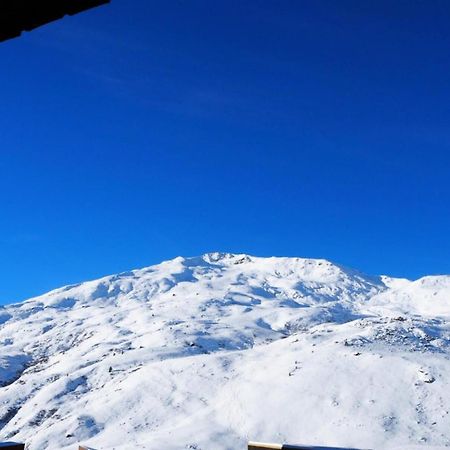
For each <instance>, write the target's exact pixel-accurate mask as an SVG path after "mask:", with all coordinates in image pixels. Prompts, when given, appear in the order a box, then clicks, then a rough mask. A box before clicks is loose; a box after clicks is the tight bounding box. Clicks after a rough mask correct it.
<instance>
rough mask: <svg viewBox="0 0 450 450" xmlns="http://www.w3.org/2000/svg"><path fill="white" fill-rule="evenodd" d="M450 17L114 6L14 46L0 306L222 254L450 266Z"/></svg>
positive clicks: (415, 6)
mask: <svg viewBox="0 0 450 450" xmlns="http://www.w3.org/2000/svg"><path fill="white" fill-rule="evenodd" d="M449 23H450V5H449V3H448V1H435V0H431V1H401V0H396V1H359V0H358V1H356V0H355V1H345V0H344V1H309V2H307V1H288V0H284V1H279V0H273V1H263V0H260V1H251V0H248V1H247V0H246V1H241V0H239V1H237V0H226V1H225V0H224V1H210V0H204V1H198V0H192V1H175V0H171V1H155V2H153V1H152V2H149V1H147V0H134V1H131V2H130V1H125V0H113V2H112V3H111V5H109V6H106V7H102V8H99V9H96V10H93V11H90V12H86V13H84V14H81V15H78V16H75V17H68V18H65V19H64V20H62V21H59V22H57V23H54V24H51V25H48V26H46V27H44V28H41V29H39V30H36V31H34V32H32V33H27V34H25V35H24V36H23V37H21V38H20V39H15V40H12V41H9V42H6V43H3V44H0V59H1V62H2V65H1V66H2V70H1V71H0V92H1V102H0V114H1V115H0V117H1V126H0V139H1V141H0V143H1V147H0V152H1V158H0V195H1V213H0V214H1V216H0V218H1V220H0V251H1V259H0V273H1V283H0V302H3V303H8V302H12V301H17V300H20V299H23V298H27V297H30V296H32V295H36V294H39V293H42V292H44V291H46V290H49V289H51V288H55V287H59V286H61V285H64V284H69V283H74V282H78V281H83V280H87V279H92V278H96V277H99V276H101V275H106V274H109V273H115V272H119V271H123V270H127V269H131V268H137V267H142V266H146V265H150V264H153V263H157V262H159V261H161V260H163V259H168V258H172V257H174V256H177V255H196V254H201V253H204V252H208V251H215V250H219V251H230V252H245V253H250V254H256V255H289V256H291V255H292V256H304V257H324V258H328V259H331V260H333V261H336V262H340V263H342V264H345V265H348V266H353V267H356V268H359V269H361V270H363V271H366V272H368V273H371V274H379V273H388V274H391V275H395V276H406V277H410V278H416V277H419V276H422V275H424V274H436V273H450V212H449V208H450V81H449V80H450V78H449V76H450V75H449V74H450V26H449Z"/></svg>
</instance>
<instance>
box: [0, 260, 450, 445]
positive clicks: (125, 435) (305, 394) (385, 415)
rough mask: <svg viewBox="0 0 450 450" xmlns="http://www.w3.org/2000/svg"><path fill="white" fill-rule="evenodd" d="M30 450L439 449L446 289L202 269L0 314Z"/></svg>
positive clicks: (448, 401) (5, 373) (346, 275)
mask: <svg viewBox="0 0 450 450" xmlns="http://www.w3.org/2000/svg"><path fill="white" fill-rule="evenodd" d="M0 343H1V347H0V385H1V386H2V387H1V388H0V427H1V433H2V438H5V439H13V440H25V441H27V442H29V444H30V449H36V450H41V449H51V450H53V449H55V450H56V449H63V448H73V449H74V448H76V443H77V442H83V443H86V444H89V445H91V446H92V447H94V448H98V449H112V448H116V449H121V450H122V449H123V450H125V449H136V448H142V449H158V448H164V449H167V450H175V449H197V450H201V449H202V450H207V449H217V450H225V449H227V450H228V449H229V450H231V449H240V448H241V449H244V448H245V442H246V441H247V440H248V439H253V440H261V441H275V442H282V441H288V442H292V443H295V442H301V443H305V444H316V445H336V446H352V447H360V448H390V447H396V446H405V445H410V446H413V445H419V446H422V445H423V446H427V447H428V446H441V447H445V446H450V415H449V410H450V359H449V356H450V347H449V345H450V276H440V277H425V278H423V279H420V280H417V281H408V280H396V279H392V278H388V277H369V276H366V275H364V274H361V273H359V272H357V271H354V270H350V269H347V268H343V267H340V266H337V265H334V264H332V263H330V262H328V261H325V260H308V259H299V258H256V257H250V256H247V255H230V254H219V253H214V254H207V255H204V256H202V257H196V258H175V259H174V260H172V261H167V262H164V263H162V264H159V265H156V266H152V267H148V268H145V269H142V270H135V271H132V272H128V273H122V274H119V275H115V276H109V277H105V278H102V279H100V280H96V281H90V282H87V283H82V284H79V285H75V286H67V287H64V288H61V289H57V290H55V291H52V292H50V293H48V294H45V295H43V296H40V297H36V298H33V299H30V300H28V301H26V302H23V303H20V304H16V305H11V306H8V307H5V308H2V309H0Z"/></svg>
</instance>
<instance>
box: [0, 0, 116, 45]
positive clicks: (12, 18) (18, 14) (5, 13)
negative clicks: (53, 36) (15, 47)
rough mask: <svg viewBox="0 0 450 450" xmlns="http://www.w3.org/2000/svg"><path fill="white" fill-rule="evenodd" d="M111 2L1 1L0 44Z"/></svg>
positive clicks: (96, 0)
mask: <svg viewBox="0 0 450 450" xmlns="http://www.w3.org/2000/svg"><path fill="white" fill-rule="evenodd" d="M109 2H110V0H34V1H33V0H0V42H1V41H5V40H7V39H11V38H15V37H18V36H20V35H21V33H22V31H30V30H33V29H34V28H37V27H40V26H41V25H45V24H47V23H49V22H53V21H54V20H58V19H61V18H62V17H64V16H65V15H73V14H78V13H79V12H82V11H85V10H87V9H90V8H95V7H96V6H100V5H103V4H105V3H109Z"/></svg>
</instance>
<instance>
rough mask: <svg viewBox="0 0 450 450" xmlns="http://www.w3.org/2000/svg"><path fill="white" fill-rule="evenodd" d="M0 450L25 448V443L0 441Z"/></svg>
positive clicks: (20, 449) (23, 449) (22, 449)
mask: <svg viewBox="0 0 450 450" xmlns="http://www.w3.org/2000/svg"><path fill="white" fill-rule="evenodd" d="M0 449H1V450H25V444H19V443H18V442H0Z"/></svg>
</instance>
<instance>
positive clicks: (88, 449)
mask: <svg viewBox="0 0 450 450" xmlns="http://www.w3.org/2000/svg"><path fill="white" fill-rule="evenodd" d="M78 450H95V449H94V448H92V447H85V446H84V445H80V446H79V447H78Z"/></svg>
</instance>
